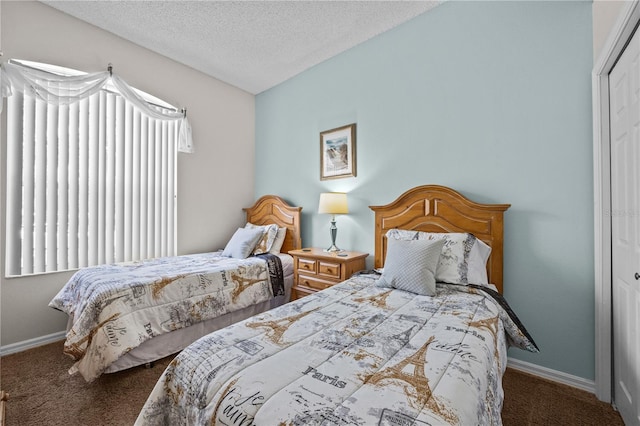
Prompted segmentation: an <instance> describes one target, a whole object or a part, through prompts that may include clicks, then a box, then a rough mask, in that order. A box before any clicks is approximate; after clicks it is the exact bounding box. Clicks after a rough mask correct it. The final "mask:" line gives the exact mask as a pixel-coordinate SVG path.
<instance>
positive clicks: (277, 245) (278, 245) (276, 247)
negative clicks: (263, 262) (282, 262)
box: [269, 228, 287, 254]
mask: <svg viewBox="0 0 640 426" xmlns="http://www.w3.org/2000/svg"><path fill="white" fill-rule="evenodd" d="M286 235H287V228H278V232H277V233H276V239H275V240H273V245H272V246H271V250H269V253H271V254H278V253H280V249H282V244H284V237H285V236H286Z"/></svg>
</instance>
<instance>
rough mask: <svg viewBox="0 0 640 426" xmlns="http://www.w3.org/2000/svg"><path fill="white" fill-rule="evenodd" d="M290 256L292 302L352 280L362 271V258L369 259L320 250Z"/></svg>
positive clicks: (294, 252) (292, 252) (293, 253)
mask: <svg viewBox="0 0 640 426" xmlns="http://www.w3.org/2000/svg"><path fill="white" fill-rule="evenodd" d="M289 254H290V255H291V256H293V288H292V289H291V300H296V299H300V298H301V297H303V296H306V295H308V294H311V293H315V292H316V291H320V290H324V289H325V288H329V287H331V286H332V285H334V284H338V283H340V282H342V281H344V280H347V279H349V278H351V275H353V274H354V273H355V272H358V271H361V270H363V269H365V259H366V258H367V256H369V253H360V252H357V251H341V252H326V251H324V250H323V249H320V248H308V249H307V248H305V249H302V250H291V251H290V252H289Z"/></svg>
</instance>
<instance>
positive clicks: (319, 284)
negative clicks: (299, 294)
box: [298, 275, 335, 290]
mask: <svg viewBox="0 0 640 426" xmlns="http://www.w3.org/2000/svg"><path fill="white" fill-rule="evenodd" d="M334 284H335V281H325V280H321V279H319V278H315V277H308V276H306V275H299V276H298V285H299V286H302V287H307V288H312V289H314V290H324V289H325V288H329V287H331V286H332V285H334Z"/></svg>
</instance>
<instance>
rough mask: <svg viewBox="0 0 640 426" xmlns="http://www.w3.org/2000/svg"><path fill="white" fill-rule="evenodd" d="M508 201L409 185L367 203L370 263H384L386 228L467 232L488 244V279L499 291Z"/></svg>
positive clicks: (439, 188)
mask: <svg viewBox="0 0 640 426" xmlns="http://www.w3.org/2000/svg"><path fill="white" fill-rule="evenodd" d="M510 206H511V205H510V204H480V203H476V202H474V201H471V200H469V199H467V198H466V197H464V196H463V195H462V194H460V193H459V192H457V191H455V190H453V189H451V188H447V187H445V186H439V185H423V186H418V187H415V188H412V189H410V190H408V191H407V192H405V193H404V194H402V195H401V196H399V197H398V198H397V199H396V200H395V201H393V202H392V203H390V204H387V205H384V206H369V208H370V209H371V210H373V211H374V213H375V226H376V228H375V258H374V265H375V267H376V268H380V267H382V266H383V265H384V259H385V256H386V250H387V239H386V237H385V234H386V233H387V231H388V230H390V229H394V228H397V229H409V230H415V231H424V232H469V233H472V234H473V235H475V236H476V238H479V239H481V240H482V241H484V242H485V243H487V244H488V245H489V246H491V256H490V257H489V260H488V261H487V274H488V277H489V282H490V283H493V284H494V285H495V286H496V287H497V288H498V291H499V292H500V293H502V285H503V282H502V263H503V256H504V252H503V244H504V242H503V239H504V222H503V215H504V212H505V211H506V210H507V209H508V208H509V207H510Z"/></svg>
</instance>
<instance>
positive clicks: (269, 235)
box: [244, 222, 278, 254]
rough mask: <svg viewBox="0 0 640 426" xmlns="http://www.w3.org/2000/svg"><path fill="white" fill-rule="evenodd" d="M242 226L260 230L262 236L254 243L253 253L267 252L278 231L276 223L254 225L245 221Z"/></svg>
mask: <svg viewBox="0 0 640 426" xmlns="http://www.w3.org/2000/svg"><path fill="white" fill-rule="evenodd" d="M244 227H245V228H247V229H261V230H262V238H261V239H260V240H258V242H257V243H256V246H255V248H254V249H253V254H262V253H269V251H270V250H271V246H273V242H274V241H275V239H276V234H277V233H278V225H275V224H273V225H254V224H253V223H250V222H247V224H246V225H245V226H244Z"/></svg>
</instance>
